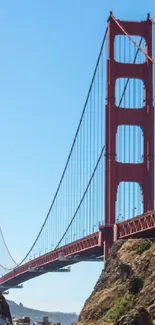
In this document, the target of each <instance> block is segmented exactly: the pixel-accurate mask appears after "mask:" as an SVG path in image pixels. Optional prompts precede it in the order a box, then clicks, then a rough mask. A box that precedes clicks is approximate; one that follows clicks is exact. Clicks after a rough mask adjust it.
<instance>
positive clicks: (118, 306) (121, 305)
mask: <svg viewBox="0 0 155 325" xmlns="http://www.w3.org/2000/svg"><path fill="white" fill-rule="evenodd" d="M133 298H134V297H133V295H131V294H129V293H125V295H124V296H123V297H121V298H117V299H116V300H115V301H114V305H113V306H112V307H111V308H110V309H109V310H108V311H107V313H106V314H105V316H104V317H103V320H104V321H107V322H113V321H116V320H117V319H119V318H120V317H121V316H122V315H124V314H125V313H126V312H127V311H129V310H130V309H131V307H132V304H133Z"/></svg>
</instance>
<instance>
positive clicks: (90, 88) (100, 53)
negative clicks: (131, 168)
mask: <svg viewBox="0 0 155 325" xmlns="http://www.w3.org/2000/svg"><path fill="white" fill-rule="evenodd" d="M107 31H108V28H106V30H105V34H104V37H103V41H102V45H101V49H100V52H99V55H98V59H97V63H96V66H95V70H94V74H93V77H92V80H91V84H90V87H89V91H88V94H87V97H86V101H85V104H84V108H83V111H82V114H81V118H80V121H79V124H78V127H77V130H76V133H75V136H74V140H73V143H72V146H71V150H70V152H69V155H68V158H67V161H66V164H65V167H64V170H63V173H62V176H61V179H60V182H59V184H58V187H57V190H56V193H55V195H54V198H53V200H52V203H51V205H50V208H49V210H48V213H47V215H46V217H45V220H44V222H43V224H42V226H41V228H40V231H39V233H38V235H37V237H36V239H35V241H34V242H33V244H32V246H31V247H30V249H29V251H28V252H27V254H26V255H25V257H24V258H23V259H22V260H21V262H20V263H18V264H17V263H15V264H16V267H18V266H20V265H21V264H22V263H23V262H24V261H25V260H26V258H27V257H28V256H29V254H30V253H31V251H32V249H33V248H34V246H35V244H36V242H37V241H38V239H39V237H40V235H41V233H42V230H43V228H44V226H45V224H46V222H47V220H48V217H49V215H50V212H51V210H52V207H53V205H54V202H55V200H56V197H57V194H58V192H59V189H60V186H61V184H62V181H63V178H64V175H65V172H66V169H67V167H68V164H69V161H70V157H71V154H72V151H73V148H74V145H75V142H76V139H77V136H78V133H79V129H80V126H81V123H82V120H83V117H84V113H85V111H86V107H87V103H88V100H89V96H90V93H91V90H92V86H93V82H94V79H95V76H96V72H97V68H98V65H99V62H100V57H101V55H102V50H103V47H104V44H105V40H106V36H107ZM2 267H3V266H2ZM16 267H15V268H16ZM4 269H6V268H4ZM13 269H14V268H12V269H9V270H13Z"/></svg>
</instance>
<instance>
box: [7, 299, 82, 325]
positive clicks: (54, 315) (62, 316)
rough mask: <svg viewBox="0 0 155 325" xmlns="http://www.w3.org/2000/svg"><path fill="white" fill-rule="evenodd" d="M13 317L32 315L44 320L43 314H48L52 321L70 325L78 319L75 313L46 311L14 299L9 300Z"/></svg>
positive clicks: (31, 316)
mask: <svg viewBox="0 0 155 325" xmlns="http://www.w3.org/2000/svg"><path fill="white" fill-rule="evenodd" d="M7 301H8V303H9V306H10V310H11V314H12V316H13V317H24V316H27V317H30V318H31V320H33V321H34V320H35V321H37V320H42V318H43V316H48V317H49V321H51V322H61V324H63V325H70V324H71V323H72V322H76V321H77V315H76V314H75V313H61V312H45V311H41V310H36V309H31V308H27V307H24V306H23V305H22V304H19V305H18V304H16V303H15V302H14V301H10V300H7Z"/></svg>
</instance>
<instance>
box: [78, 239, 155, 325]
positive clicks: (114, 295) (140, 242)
mask: <svg viewBox="0 0 155 325" xmlns="http://www.w3.org/2000/svg"><path fill="white" fill-rule="evenodd" d="M151 319H152V320H151ZM153 320H155V242H152V241H149V240H145V239H129V240H127V241H118V242H117V243H115V244H114V245H113V247H112V249H111V254H110V255H109V258H108V260H107V262H106V265H105V270H104V271H103V272H102V273H101V276H100V278H99V280H98V282H97V284H96V286H95V288H94V291H93V292H92V294H91V296H90V297H89V298H88V300H87V301H86V302H85V305H84V307H83V309H82V311H81V313H80V316H79V320H78V325H81V324H85V325H87V324H91V325H92V324H95V325H100V324H102V325H106V324H117V325H131V324H132V325H151V324H155V322H154V321H153ZM152 321H153V323H152Z"/></svg>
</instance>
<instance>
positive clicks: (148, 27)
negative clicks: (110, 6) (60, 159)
mask: <svg viewBox="0 0 155 325" xmlns="http://www.w3.org/2000/svg"><path fill="white" fill-rule="evenodd" d="M122 27H123V28H122ZM124 31H126V32H127V33H128V35H131V36H134V35H135V36H141V37H143V38H144V40H145V53H146V55H145V56H144V58H145V59H144V62H143V63H141V64H138V63H120V62H117V61H115V59H114V40H115V37H116V36H117V35H125V33H124ZM126 37H127V36H126ZM149 57H151V58H152V22H151V20H150V19H149V15H148V17H147V19H146V21H141V22H134V21H120V20H116V19H115V18H114V17H113V15H112V13H111V14H110V17H109V19H108V56H107V77H106V106H105V194H104V201H105V202H104V206H105V211H104V225H105V228H106V231H105V232H104V233H106V236H104V258H105V260H106V259H107V256H108V254H109V250H110V247H111V245H112V243H113V237H114V235H113V229H114V224H115V205H116V196H117V195H116V194H117V188H118V185H119V183H120V182H137V183H139V185H140V188H141V193H142V204H143V212H144V213H145V212H147V211H149V210H152V209H153V208H154V161H153V160H154V116H153V115H154V112H153V89H152V88H153V85H152V83H153V82H152V62H151V60H150V59H149ZM117 78H134V79H140V80H141V81H142V82H143V85H144V88H143V107H142V108H141V109H135V108H133V109H129V108H125V109H122V108H120V107H118V106H116V104H115V85H116V79H117ZM121 125H132V126H139V127H140V128H141V130H142V135H143V160H142V162H141V163H121V162H118V161H117V160H116V132H117V128H118V127H119V126H121Z"/></svg>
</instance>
